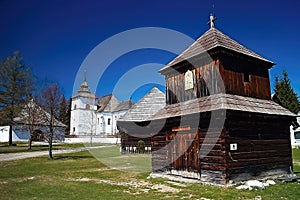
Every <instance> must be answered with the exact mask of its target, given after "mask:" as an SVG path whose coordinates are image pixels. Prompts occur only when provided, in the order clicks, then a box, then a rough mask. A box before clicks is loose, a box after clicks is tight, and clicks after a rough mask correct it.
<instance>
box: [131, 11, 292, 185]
mask: <svg viewBox="0 0 300 200" xmlns="http://www.w3.org/2000/svg"><path fill="white" fill-rule="evenodd" d="M214 21H215V18H214V16H211V18H210V22H209V23H210V26H211V27H210V29H209V30H208V31H206V32H205V33H204V34H203V35H202V36H201V37H200V38H199V39H197V40H196V41H195V42H194V43H193V44H192V45H191V46H190V47H188V48H187V49H186V50H185V51H183V53H182V54H181V55H179V56H178V57H176V58H175V59H174V60H173V61H171V62H170V63H169V64H168V65H166V66H165V67H164V68H163V69H161V70H160V73H161V74H162V75H164V76H165V79H166V106H165V107H164V108H163V109H161V110H160V111H159V112H158V113H156V114H155V115H154V116H151V117H149V118H148V119H147V120H146V121H144V123H149V122H150V121H151V123H150V125H148V126H144V130H143V131H144V133H145V134H150V135H152V137H151V148H152V171H153V172H163V173H169V174H174V175H180V176H183V177H189V178H197V179H200V180H202V181H204V182H210V183H218V184H228V183H232V182H239V181H244V180H247V179H252V178H255V177H257V178H258V177H266V176H270V175H271V176H273V175H281V174H287V173H289V172H290V168H291V167H292V153H291V142H290V130H289V127H290V124H291V122H292V121H293V120H295V116H296V115H294V114H293V113H291V112H290V111H288V110H287V109H285V108H283V107H281V106H280V105H278V104H277V103H275V102H273V101H272V100H271V91H270V80H269V69H270V68H271V67H272V66H273V65H274V63H273V62H271V61H269V60H267V59H266V58H264V57H262V56H260V55H258V54H256V53H255V52H253V51H251V50H249V49H247V48H246V47H244V46H242V45H241V44H239V43H238V42H236V41H234V40H233V39H231V38H230V37H228V36H227V35H225V34H223V33H222V32H221V31H219V30H218V29H216V28H215V27H214ZM158 129H159V131H156V130H158ZM132 131H134V130H132Z"/></svg>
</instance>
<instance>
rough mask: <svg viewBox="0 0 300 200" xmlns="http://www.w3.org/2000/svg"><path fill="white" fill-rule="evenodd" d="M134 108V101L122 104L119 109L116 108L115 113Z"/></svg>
mask: <svg viewBox="0 0 300 200" xmlns="http://www.w3.org/2000/svg"><path fill="white" fill-rule="evenodd" d="M131 106H132V101H131V100H129V101H124V102H121V103H120V104H119V105H117V107H115V108H114V110H113V112H119V111H124V110H129V109H130V108H131Z"/></svg>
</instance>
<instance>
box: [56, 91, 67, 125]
mask: <svg viewBox="0 0 300 200" xmlns="http://www.w3.org/2000/svg"><path fill="white" fill-rule="evenodd" d="M66 116H67V102H66V98H65V96H64V95H62V97H61V100H60V107H59V117H58V119H59V121H61V122H62V123H65V121H66Z"/></svg>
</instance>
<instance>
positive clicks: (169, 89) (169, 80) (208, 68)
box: [166, 61, 223, 104]
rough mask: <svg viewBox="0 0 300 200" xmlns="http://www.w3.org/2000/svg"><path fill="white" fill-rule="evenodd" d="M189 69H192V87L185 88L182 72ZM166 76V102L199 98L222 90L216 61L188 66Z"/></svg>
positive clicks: (172, 102) (171, 102)
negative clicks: (197, 65)
mask: <svg viewBox="0 0 300 200" xmlns="http://www.w3.org/2000/svg"><path fill="white" fill-rule="evenodd" d="M187 69H190V70H191V71H194V85H195V86H194V88H193V89H189V90H185V88H184V81H185V80H184V74H185V72H186V71H187ZM177 72H178V73H177V74H169V75H167V76H166V103H167V104H174V103H179V102H183V101H187V100H190V99H195V98H200V97H204V96H208V95H211V94H217V93H220V92H222V91H223V90H222V88H223V87H222V85H221V84H220V81H221V79H220V78H221V76H220V75H219V72H218V61H216V62H215V61H212V62H210V63H208V64H205V65H203V66H199V67H195V68H194V67H192V66H190V67H188V68H186V70H185V71H179V70H178V71H177Z"/></svg>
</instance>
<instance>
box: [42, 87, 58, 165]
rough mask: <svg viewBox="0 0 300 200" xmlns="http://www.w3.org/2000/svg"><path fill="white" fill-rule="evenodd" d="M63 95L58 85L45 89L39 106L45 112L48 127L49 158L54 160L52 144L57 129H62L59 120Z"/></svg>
mask: <svg viewBox="0 0 300 200" xmlns="http://www.w3.org/2000/svg"><path fill="white" fill-rule="evenodd" d="M61 97H62V94H61V91H60V88H59V86H58V85H57V84H50V85H47V86H46V87H45V89H44V90H43V91H42V93H41V95H40V98H39V104H40V106H41V108H42V109H43V110H44V111H45V112H43V114H42V115H43V116H42V117H43V121H44V122H43V124H44V125H45V126H46V127H47V132H46V133H45V139H46V140H47V142H48V144H49V158H50V159H53V156H52V144H53V139H54V136H55V134H56V132H57V128H58V127H61V125H60V124H59V123H60V122H59V121H58V120H57V118H58V116H59V110H60V100H61Z"/></svg>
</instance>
